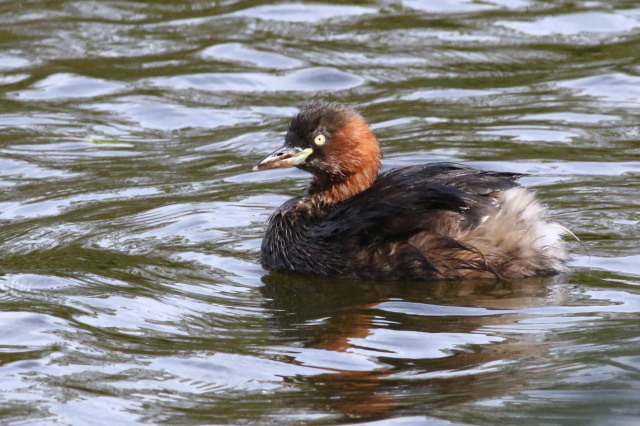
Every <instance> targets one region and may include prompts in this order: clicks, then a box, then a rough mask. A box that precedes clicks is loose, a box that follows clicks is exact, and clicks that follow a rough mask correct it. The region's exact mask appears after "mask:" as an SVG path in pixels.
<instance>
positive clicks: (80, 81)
mask: <svg viewBox="0 0 640 426" xmlns="http://www.w3.org/2000/svg"><path fill="white" fill-rule="evenodd" d="M0 24H1V28H2V29H1V30H0V129H1V131H0V193H1V194H2V196H1V197H0V273H1V275H0V401H1V402H0V423H3V424H5V423H15V424H92V425H95V424H109V425H112V424H132V423H191V424H193V423H207V424H221V423H252V424H259V423H276V424H298V423H305V422H306V423H314V424H317V423H320V424H331V423H345V422H352V421H353V422H374V423H375V424H382V423H384V424H402V425H404V424H423V423H428V422H430V423H432V424H450V423H454V424H488V423H490V424H514V423H527V424H531V423H535V424H540V423H545V424H618V425H623V424H635V422H636V421H637V418H638V417H639V416H640V404H639V403H638V402H639V401H640V326H639V324H640V266H639V265H640V248H639V245H638V237H639V234H640V232H639V231H640V213H639V211H640V202H639V200H640V198H639V197H638V189H639V188H640V130H639V127H638V125H639V123H640V120H639V116H640V59H639V58H640V7H639V6H638V3H637V2H634V1H623V0H619V1H609V2H605V1H592V2H575V3H573V2H564V1H530V0H489V1H483V2H474V1H470V0H469V1H464V0H446V1H435V0H405V1H379V2H375V1H360V2H353V4H346V3H345V2H337V1H334V2H330V1H325V2H322V3H317V2H306V1H304V2H293V1H292V2H254V1H233V0H231V1H223V2H196V1H191V2H174V3H171V2H144V1H120V2H108V1H76V2H73V1H60V2H37V1H36V2H17V1H13V2H11V1H9V2H2V3H0ZM318 97H324V98H326V99H335V100H340V101H345V102H350V103H353V104H354V105H356V106H357V107H358V108H359V109H360V110H361V111H362V113H363V114H364V115H365V116H366V117H368V118H369V120H370V122H371V123H372V125H373V126H374V128H375V130H376V132H377V133H378V135H379V137H380V139H381V141H382V144H383V147H384V152H385V160H384V165H385V168H390V167H394V166H401V165H408V164H415V163H423V162H429V161H441V160H447V161H460V162H465V163H469V164H473V165H477V166H480V167H487V168H492V169H495V170H509V171H515V172H523V173H529V174H530V176H529V177H527V178H525V179H524V180H523V182H524V183H525V184H526V185H528V186H530V187H532V188H534V189H535V190H536V191H537V192H538V194H539V196H540V197H541V198H542V199H543V200H544V201H545V202H546V203H548V205H549V206H550V209H551V211H552V214H553V216H554V217H556V218H557V219H558V220H559V221H561V222H562V223H563V224H565V225H566V226H567V227H569V228H571V229H572V230H573V231H574V232H575V234H576V235H577V236H578V237H579V238H580V239H581V240H582V243H583V246H581V245H580V244H578V243H572V251H573V253H574V256H573V259H572V268H571V272H570V273H568V274H566V275H564V276H560V277H555V278H553V279H548V278H547V279H526V280H515V281H512V282H437V283H424V284H416V283H412V284H408V283H373V282H354V281H343V280H334V279H323V278H315V277H307V278H301V277H291V276H286V275H280V274H276V273H268V272H266V271H264V270H262V268H261V267H260V266H259V265H258V263H257V259H258V256H259V245H260V240H261V236H262V234H263V232H264V228H265V223H264V222H265V220H266V219H267V218H268V216H269V215H270V213H271V212H272V211H273V210H274V209H275V208H276V207H277V206H279V205H280V204H281V203H282V202H283V201H284V200H286V199H287V198H288V197H291V196H293V195H296V194H299V193H300V192H301V191H302V190H303V188H304V187H305V185H306V182H307V181H308V176H306V175H305V174H303V173H301V172H298V171H295V170H276V171H270V172H262V173H253V172H251V171H250V170H251V166H252V165H253V164H254V162H255V161H257V160H258V159H260V158H261V156H263V155H264V154H266V153H267V152H269V151H270V150H271V149H273V148H275V147H277V146H278V145H279V144H280V142H281V140H282V137H283V133H284V131H285V128H286V124H287V120H288V119H289V118H290V117H291V116H292V115H293V114H294V113H295V112H296V110H297V109H298V108H299V107H300V106H301V105H303V104H304V103H305V102H306V101H308V100H310V99H314V98H318ZM378 421H380V422H381V423H376V422H378Z"/></svg>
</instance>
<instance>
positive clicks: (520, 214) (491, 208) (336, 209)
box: [254, 102, 570, 280]
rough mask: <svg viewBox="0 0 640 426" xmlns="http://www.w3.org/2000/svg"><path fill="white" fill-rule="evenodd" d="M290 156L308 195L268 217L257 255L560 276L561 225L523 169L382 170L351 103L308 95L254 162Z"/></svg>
mask: <svg viewBox="0 0 640 426" xmlns="http://www.w3.org/2000/svg"><path fill="white" fill-rule="evenodd" d="M289 166H296V167H298V168H299V169H302V170H305V171H307V172H310V173H311V174H312V175H313V179H312V181H311V184H310V185H309V188H308V190H307V193H306V194H305V195H303V196H299V197H295V198H292V199H291V200H289V201H287V202H286V203H284V204H283V205H282V206H281V207H280V208H279V209H278V210H277V211H276V212H275V213H274V214H273V215H272V216H271V218H270V219H269V224H268V227H267V232H266V235H265V237H264V240H263V241H262V255H261V261H262V264H263V265H264V266H265V267H267V268H270V269H274V270H279V271H298V272H304V273H314V274H321V275H329V276H336V277H351V278H365V279H420V280H430V279H439V278H483V277H503V278H513V277H526V276H534V275H549V274H556V273H559V272H561V271H562V270H563V267H564V261H565V259H566V257H567V254H566V251H565V247H564V242H563V240H562V235H565V234H570V232H569V231H568V230H567V229H566V228H564V227H563V226H561V225H559V224H557V223H555V222H552V221H550V220H549V218H548V216H547V211H546V209H545V208H544V207H543V206H542V205H541V204H540V203H539V202H538V201H537V200H536V199H535V198H534V196H533V194H532V193H531V192H530V191H528V190H527V189H525V188H523V187H521V186H520V185H519V184H518V183H516V181H517V180H518V178H520V177H521V176H522V174H519V173H505V172H491V171H483V170H477V169H474V168H471V167H467V166H464V165H461V164H455V163H434V164H425V165H418V166H410V167H402V168H399V169H394V170H391V171H389V172H386V173H383V174H381V175H378V171H379V169H380V147H379V144H378V140H377V138H376V136H375V135H374V134H373V132H372V130H371V128H370V127H369V125H368V123H367V122H366V121H365V119H364V118H363V117H362V116H361V115H360V114H358V113H357V112H356V111H355V110H354V109H353V108H352V107H350V106H348V105H344V104H340V103H335V102H313V103H311V104H310V105H308V106H307V107H305V108H304V109H302V110H301V111H300V112H299V113H298V115H297V116H296V117H295V118H294V119H293V121H291V123H290V124H289V130H288V132H287V136H286V138H285V143H284V146H283V147H281V148H280V149H278V150H276V151H275V152H273V153H272V154H270V155H268V156H267V157H266V158H264V159H263V160H262V161H260V162H259V163H258V164H257V165H256V166H255V167H254V170H269V169H275V168H279V167H289Z"/></svg>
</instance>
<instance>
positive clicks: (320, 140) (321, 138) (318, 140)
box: [313, 135, 327, 145]
mask: <svg viewBox="0 0 640 426" xmlns="http://www.w3.org/2000/svg"><path fill="white" fill-rule="evenodd" d="M326 141H327V138H326V137H325V136H324V135H318V136H316V137H315V139H314V140H313V142H314V143H315V144H316V145H324V143H325V142H326Z"/></svg>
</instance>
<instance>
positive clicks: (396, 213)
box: [317, 163, 522, 244]
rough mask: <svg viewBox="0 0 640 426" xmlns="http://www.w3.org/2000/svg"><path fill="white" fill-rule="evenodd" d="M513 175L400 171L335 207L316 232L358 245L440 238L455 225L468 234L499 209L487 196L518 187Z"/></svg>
mask: <svg viewBox="0 0 640 426" xmlns="http://www.w3.org/2000/svg"><path fill="white" fill-rule="evenodd" d="M520 176H522V175H520V174H516V173H502V172H489V171H482V170H477V169H474V168H471V167H467V166H464V165H461V164H456V163H436V164H427V165H419V166H411V167H404V168H400V169H395V170H391V171H389V172H387V173H384V174H382V175H381V176H380V177H379V178H378V179H377V180H376V181H375V182H374V184H373V185H372V186H371V187H370V188H368V189H367V190H365V191H363V192H361V193H359V194H357V195H355V196H353V197H352V198H350V199H348V200H346V201H344V202H343V203H341V204H340V205H339V206H338V207H337V208H336V209H335V210H333V211H331V212H330V213H329V214H328V215H327V216H325V217H324V218H323V220H322V221H321V223H319V226H318V228H317V230H318V232H320V233H321V235H323V236H324V238H327V236H333V237H335V238H339V239H341V240H343V241H345V240H348V239H350V238H356V239H357V240H358V242H359V243H360V244H367V243H372V242H375V241H390V240H398V239H403V238H408V237H409V236H410V235H412V234H414V233H416V232H420V231H427V232H433V233H435V234H440V233H442V232H443V226H444V224H449V225H450V224H451V223H452V222H456V221H457V225H459V226H460V228H467V229H471V228H474V227H476V226H478V225H479V224H480V223H482V222H483V221H484V220H485V219H486V217H487V216H488V215H491V214H493V213H495V212H496V211H497V210H498V209H499V203H498V201H497V200H496V198H495V197H493V196H492V195H493V194H495V193H496V192H499V191H505V190H507V189H511V188H514V187H517V186H519V184H518V183H516V180H517V179H518V178H519V177H520Z"/></svg>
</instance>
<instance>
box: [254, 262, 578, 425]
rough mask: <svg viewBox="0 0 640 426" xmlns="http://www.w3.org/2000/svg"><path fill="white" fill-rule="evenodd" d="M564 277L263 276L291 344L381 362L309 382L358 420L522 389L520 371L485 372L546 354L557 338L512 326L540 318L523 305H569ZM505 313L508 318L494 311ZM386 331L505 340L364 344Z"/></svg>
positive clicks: (280, 330) (281, 332)
mask: <svg viewBox="0 0 640 426" xmlns="http://www.w3.org/2000/svg"><path fill="white" fill-rule="evenodd" d="M561 279H562V278H561V277H546V278H525V279H518V280H513V281H508V282H507V281H504V280H479V281H458V282H452V281H441V282H439V281H435V282H386V283H385V282H371V281H357V280H353V281H351V280H344V279H327V278H323V277H315V276H303V275H288V274H281V273H276V272H271V273H269V274H268V275H266V276H265V277H263V282H264V284H265V286H264V287H263V288H262V292H263V295H264V297H265V300H266V301H265V303H266V304H267V306H268V308H269V309H270V310H271V311H272V314H273V317H272V318H273V321H274V322H275V324H274V330H277V331H276V333H277V335H276V338H277V339H278V340H279V341H281V342H282V345H284V346H293V347H302V348H307V349H317V350H325V351H331V352H333V353H340V354H344V355H348V354H353V356H354V357H356V356H363V355H362V354H364V356H365V357H366V359H367V360H370V361H372V364H371V366H370V368H366V369H364V370H362V369H358V370H352V369H342V368H335V369H334V370H335V371H333V372H331V373H325V374H320V375H317V376H309V377H305V378H302V379H300V380H304V381H306V382H308V383H310V384H311V385H312V386H313V388H314V389H315V390H316V391H317V392H318V393H319V395H321V397H320V399H321V400H322V401H318V402H319V403H320V404H323V406H324V405H326V404H329V405H330V406H331V407H332V408H333V409H334V410H335V411H337V412H339V413H342V414H343V415H345V416H347V417H349V418H358V419H366V420H374V419H376V418H382V417H386V416H388V415H389V414H390V413H392V412H394V411H402V408H403V407H406V406H407V405H408V404H410V405H412V406H415V405H416V403H418V404H419V405H424V406H425V408H427V409H430V408H431V409H436V408H437V407H440V406H443V405H449V404H452V403H461V402H469V401H474V400H478V399H484V398H489V397H492V396H493V397H497V396H500V395H501V394H504V392H505V391H508V390H509V389H512V388H513V387H517V386H518V385H519V382H520V381H521V380H524V378H521V377H520V376H519V375H514V376H513V380H511V381H510V382H509V383H507V382H506V381H505V379H504V376H505V375H504V374H503V373H500V372H497V371H495V369H494V370H491V369H485V370H483V371H482V372H478V371H476V370H477V368H478V367H481V366H483V365H486V364H487V363H491V362H495V363H496V364H497V365H506V364H508V363H511V362H514V361H517V360H518V359H519V358H520V357H523V356H532V355H544V354H546V352H547V350H548V343H546V342H544V341H540V340H541V339H538V338H537V337H536V336H538V337H539V334H537V335H536V336H534V338H531V336H532V335H531V333H529V334H526V333H521V332H518V331H515V332H513V331H510V330H509V327H513V326H516V325H517V324H518V323H519V322H521V321H522V320H524V319H526V318H528V317H530V316H531V314H525V313H523V312H520V310H522V309H526V308H531V307H542V306H549V305H557V304H561V303H562V300H563V299H564V297H565V294H566V292H567V290H568V289H569V288H570V287H569V286H568V285H566V284H562V281H561ZM385 302H406V303H409V304H411V305H412V306H414V307H417V308H418V309H419V313H418V314H416V313H404V312H394V311H393V310H388V309H385V308H384V303H385ZM430 307H452V308H456V307H460V308H482V309H481V310H480V313H477V314H473V315H471V314H469V315H455V314H451V315H446V314H442V313H441V312H440V313H437V314H434V315H431V314H430V311H429V310H430ZM496 310H499V311H500V312H499V314H494V313H493V312H496ZM485 311H486V314H483V313H482V312H485ZM452 312H456V311H455V309H453V310H452ZM380 329H384V330H390V331H391V333H396V334H390V335H387V336H391V337H388V338H391V339H393V338H402V336H403V335H404V334H403V333H402V332H418V333H425V335H428V336H435V339H434V342H433V343H434V346H437V345H438V342H437V336H439V334H437V333H442V335H445V334H451V333H453V334H455V335H462V336H465V335H470V336H478V335H480V336H482V335H483V333H484V334H486V335H491V336H497V337H495V341H494V342H491V343H486V344H471V345H464V344H463V346H462V347H458V346H452V347H451V348H450V350H446V353H443V354H442V355H440V356H437V357H433V356H432V357H424V358H416V357H415V356H411V355H406V356H405V354H403V353H402V352H400V353H385V351H384V350H381V349H380V348H379V347H378V348H374V349H372V348H367V347H364V346H366V345H367V337H369V338H371V337H372V336H373V335H374V333H376V331H377V330H380ZM534 334H535V333H534ZM373 337H376V336H373ZM383 339H384V337H383ZM421 344H426V345H429V341H428V340H426V343H424V342H423V343H421ZM439 344H440V345H442V342H440V343H439ZM363 345H364V346H363ZM391 347H393V348H396V347H398V346H393V345H391ZM400 347H401V348H402V345H400ZM322 353H323V352H321V351H319V352H318V354H322ZM357 354H359V355H357ZM317 356H320V355H317ZM306 364H307V365H310V364H309V362H306ZM312 366H313V365H312ZM323 368H324V367H323ZM467 370H469V372H466V371H467ZM479 375H482V377H483V379H482V380H479V379H478V378H479V377H480V376H479ZM493 375H495V380H493V379H492V377H491V376H493ZM498 378H499V379H498Z"/></svg>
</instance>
